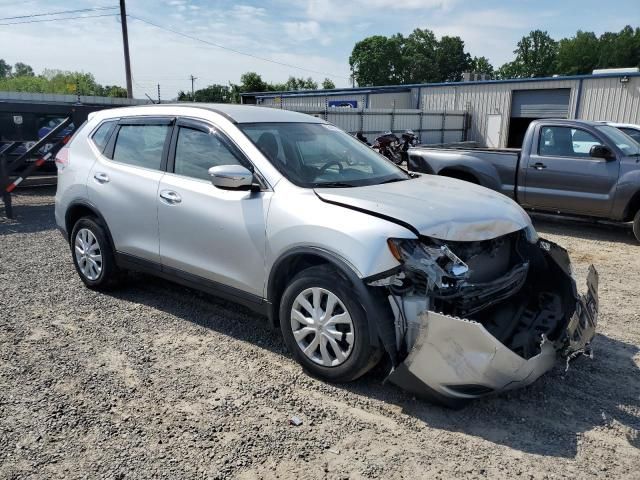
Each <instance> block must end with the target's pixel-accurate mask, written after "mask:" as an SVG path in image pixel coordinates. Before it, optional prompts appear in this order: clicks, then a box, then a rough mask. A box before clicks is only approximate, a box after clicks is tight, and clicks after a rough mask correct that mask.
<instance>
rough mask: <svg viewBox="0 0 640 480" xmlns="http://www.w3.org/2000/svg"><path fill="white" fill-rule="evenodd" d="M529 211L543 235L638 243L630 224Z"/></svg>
mask: <svg viewBox="0 0 640 480" xmlns="http://www.w3.org/2000/svg"><path fill="white" fill-rule="evenodd" d="M529 213H530V215H531V219H532V220H533V224H534V226H535V227H536V230H537V231H538V233H540V234H542V236H544V234H545V233H552V234H555V235H564V236H567V237H573V238H579V239H588V240H598V241H603V242H617V243H626V244H629V245H638V241H637V240H636V239H635V237H634V236H633V230H632V229H631V226H630V224H624V223H606V222H596V221H588V220H576V219H573V218H567V217H562V216H554V215H546V214H539V213H531V212H529Z"/></svg>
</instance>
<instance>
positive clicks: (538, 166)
mask: <svg viewBox="0 0 640 480" xmlns="http://www.w3.org/2000/svg"><path fill="white" fill-rule="evenodd" d="M531 168H535V169H536V170H542V169H543V168H547V166H546V165H545V164H544V163H541V162H537V163H534V164H533V165H531Z"/></svg>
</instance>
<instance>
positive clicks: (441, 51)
mask: <svg viewBox="0 0 640 480" xmlns="http://www.w3.org/2000/svg"><path fill="white" fill-rule="evenodd" d="M436 58H437V59H438V72H439V77H440V80H439V81H441V82H459V81H460V80H462V72H465V71H467V70H469V63H470V62H471V56H470V55H469V54H468V53H466V52H465V51H464V42H463V41H462V39H461V38H460V37H448V36H445V37H442V38H441V39H440V42H438V49H437V56H436Z"/></svg>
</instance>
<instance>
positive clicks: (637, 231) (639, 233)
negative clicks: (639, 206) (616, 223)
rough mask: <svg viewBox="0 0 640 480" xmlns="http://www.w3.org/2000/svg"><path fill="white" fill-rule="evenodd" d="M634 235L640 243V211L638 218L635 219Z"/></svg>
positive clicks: (637, 213) (637, 214)
mask: <svg viewBox="0 0 640 480" xmlns="http://www.w3.org/2000/svg"><path fill="white" fill-rule="evenodd" d="M633 234H634V235H635V237H636V240H637V241H639V242H640V210H638V211H637V212H636V216H635V217H633Z"/></svg>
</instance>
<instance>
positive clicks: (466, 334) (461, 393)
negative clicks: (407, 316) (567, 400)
mask: <svg viewBox="0 0 640 480" xmlns="http://www.w3.org/2000/svg"><path fill="white" fill-rule="evenodd" d="M538 246H539V247H540V248H541V249H542V250H543V251H544V255H545V257H546V258H547V261H548V262H552V263H555V265H556V266H557V267H558V268H556V269H555V272H556V273H557V274H558V272H561V273H559V275H561V276H563V277H564V278H563V281H564V283H565V285H567V287H568V288H566V289H565V290H564V293H563V295H564V296H565V298H563V299H562V300H563V303H565V302H566V303H565V304H566V305H571V303H572V302H575V309H573V312H572V314H571V315H570V317H569V318H568V319H565V320H564V322H563V324H562V325H559V328H556V329H555V331H550V332H549V333H550V334H551V336H553V337H554V338H553V339H550V338H549V337H548V336H547V335H546V334H544V333H542V334H540V336H539V349H538V353H537V354H535V355H533V356H530V357H529V358H524V357H523V356H521V355H519V354H518V353H516V352H514V351H513V350H512V349H511V348H509V347H508V346H507V345H505V344H504V343H502V342H501V341H500V340H499V339H498V338H496V336H494V335H493V334H492V333H491V332H490V331H489V330H488V329H487V328H486V327H485V325H483V323H484V321H483V323H481V322H480V321H475V320H468V319H463V318H458V317H455V316H452V315H446V314H443V313H438V312H436V311H433V310H430V309H425V310H423V311H420V312H417V315H416V317H417V318H414V319H413V321H414V322H415V324H417V326H418V327H417V328H416V329H415V331H414V333H413V338H414V339H413V340H412V341H411V346H410V350H409V351H408V353H407V355H406V357H405V358H404V359H403V360H402V361H401V362H399V363H398V364H397V365H395V368H394V369H393V370H392V372H391V373H390V375H389V376H388V378H387V379H388V380H389V381H390V382H392V383H394V384H396V385H398V386H400V387H401V388H403V389H405V390H407V391H410V392H412V393H414V394H416V395H417V396H420V397H424V398H427V399H429V400H434V401H437V402H440V403H444V404H446V405H449V406H453V407H455V406H457V405H460V404H463V403H465V402H466V401H467V400H469V399H473V398H478V397H481V396H484V395H489V394H492V393H496V392H501V391H505V390H510V389H514V388H518V387H522V386H525V385H529V384H530V383H532V382H534V381H535V380H536V379H537V378H539V377H540V376H541V375H542V374H544V373H545V372H547V371H548V370H550V369H551V368H552V367H553V366H554V365H555V363H556V362H557V360H558V359H559V358H565V359H566V361H567V362H568V361H569V360H570V359H572V358H574V357H575V356H577V355H580V354H587V355H588V354H590V345H591V341H592V339H593V337H594V335H595V329H596V323H597V316H598V274H597V272H596V270H595V268H594V267H593V266H591V267H590V268H589V273H588V276H587V292H586V294H585V295H579V294H578V293H577V289H576V286H575V281H574V279H573V277H572V275H571V270H570V264H569V257H568V255H567V252H566V251H565V250H564V249H562V248H561V247H559V246H557V245H555V244H553V243H551V242H546V241H540V242H539V243H538ZM569 296H570V297H572V298H566V297H569ZM405 313H406V311H405Z"/></svg>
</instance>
